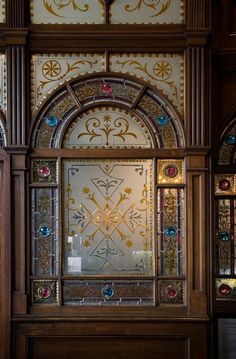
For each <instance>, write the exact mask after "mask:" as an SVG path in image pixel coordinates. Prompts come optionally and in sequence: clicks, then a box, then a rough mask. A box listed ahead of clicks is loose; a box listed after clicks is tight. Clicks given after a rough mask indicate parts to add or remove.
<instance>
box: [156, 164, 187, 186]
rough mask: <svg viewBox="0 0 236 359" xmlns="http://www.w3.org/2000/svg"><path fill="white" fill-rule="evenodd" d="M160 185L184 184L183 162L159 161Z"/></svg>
mask: <svg viewBox="0 0 236 359" xmlns="http://www.w3.org/2000/svg"><path fill="white" fill-rule="evenodd" d="M157 166H158V170H157V171H158V179H157V181H158V184H183V183H184V173H183V166H184V162H183V160H158V162H157Z"/></svg>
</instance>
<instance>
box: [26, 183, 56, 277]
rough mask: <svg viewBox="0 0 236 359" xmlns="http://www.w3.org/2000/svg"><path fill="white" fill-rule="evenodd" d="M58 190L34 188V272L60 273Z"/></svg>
mask: <svg viewBox="0 0 236 359" xmlns="http://www.w3.org/2000/svg"><path fill="white" fill-rule="evenodd" d="M57 201H58V200H57V190H56V189H53V188H34V189H32V274H33V275H55V274H57V273H58V215H57Z"/></svg>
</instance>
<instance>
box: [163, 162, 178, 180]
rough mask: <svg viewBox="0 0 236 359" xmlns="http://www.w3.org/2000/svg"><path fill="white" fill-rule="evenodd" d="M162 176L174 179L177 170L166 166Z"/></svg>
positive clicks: (174, 167)
mask: <svg viewBox="0 0 236 359" xmlns="http://www.w3.org/2000/svg"><path fill="white" fill-rule="evenodd" d="M164 174H165V176H166V177H169V178H174V177H176V176H177V174H178V168H177V167H176V166H173V165H168V166H166V167H165V168H164Z"/></svg>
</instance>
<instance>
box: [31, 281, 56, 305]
mask: <svg viewBox="0 0 236 359" xmlns="http://www.w3.org/2000/svg"><path fill="white" fill-rule="evenodd" d="M31 286H32V303H33V304H56V303H57V301H58V283H57V282H56V281H52V280H44V279H41V280H33V281H32V283H31Z"/></svg>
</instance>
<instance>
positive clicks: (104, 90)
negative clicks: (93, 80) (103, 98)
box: [101, 84, 113, 95]
mask: <svg viewBox="0 0 236 359" xmlns="http://www.w3.org/2000/svg"><path fill="white" fill-rule="evenodd" d="M101 91H102V93H103V94H104V95H110V94H112V92H113V88H112V86H111V85H109V84H104V85H102V87H101Z"/></svg>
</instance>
